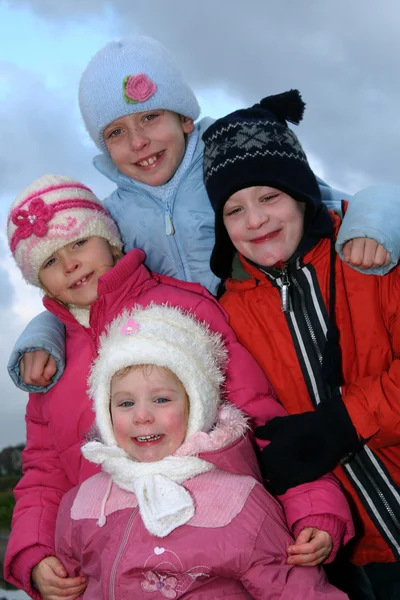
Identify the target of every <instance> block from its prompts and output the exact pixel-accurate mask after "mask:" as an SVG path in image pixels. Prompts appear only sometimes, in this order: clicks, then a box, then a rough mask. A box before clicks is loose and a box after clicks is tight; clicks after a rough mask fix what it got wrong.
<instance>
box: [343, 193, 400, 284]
mask: <svg viewBox="0 0 400 600" xmlns="http://www.w3.org/2000/svg"><path fill="white" fill-rule="evenodd" d="M399 222H400V186H399V185H376V186H371V187H368V188H365V189H364V190H361V191H360V192H357V194H355V195H354V196H353V197H352V199H351V201H350V202H349V206H348V208H347V211H346V214H345V216H344V219H343V222H342V225H341V227H340V229H339V234H338V237H337V241H336V250H337V252H338V253H339V255H340V257H341V259H342V260H343V248H344V245H345V244H346V242H348V241H350V240H352V239H355V238H365V237H367V238H370V239H373V240H375V241H376V242H377V243H378V244H381V245H382V246H383V247H384V248H385V250H386V251H387V252H389V254H390V263H389V264H388V265H386V266H383V267H373V268H371V269H369V270H361V269H358V268H356V267H353V268H356V270H357V271H358V270H359V271H360V272H363V273H369V274H372V275H384V274H385V273H387V272H388V271H390V270H391V269H392V268H393V267H394V266H395V265H397V263H398V261H399V256H400V233H399V227H398V223H399Z"/></svg>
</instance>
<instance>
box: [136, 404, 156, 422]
mask: <svg viewBox="0 0 400 600" xmlns="http://www.w3.org/2000/svg"><path fill="white" fill-rule="evenodd" d="M133 420H134V422H135V423H137V424H143V423H152V422H153V421H154V418H153V414H152V412H151V410H149V409H148V408H147V407H146V406H137V405H136V406H135V412H134V415H133Z"/></svg>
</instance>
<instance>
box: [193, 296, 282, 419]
mask: <svg viewBox="0 0 400 600" xmlns="http://www.w3.org/2000/svg"><path fill="white" fill-rule="evenodd" d="M194 312H195V315H196V317H197V318H198V319H200V320H204V321H205V322H206V323H208V325H209V327H210V328H211V329H212V330H213V331H216V332H219V333H221V335H222V337H223V339H224V342H225V345H226V348H227V350H228V356H229V359H228V367H227V371H226V381H225V387H226V394H227V399H228V400H229V402H232V404H235V405H236V406H237V407H238V408H240V409H241V410H243V412H245V413H246V414H247V415H249V416H250V417H251V419H252V424H253V426H257V425H264V423H266V421H269V419H272V418H273V417H282V416H286V415H287V412H286V410H285V409H284V407H283V406H282V404H281V403H280V402H279V400H278V399H277V397H276V394H275V391H274V389H273V387H272V385H271V382H270V381H269V379H268V377H267V376H266V374H265V373H264V371H263V370H262V369H261V367H260V365H259V364H258V363H257V361H256V360H255V358H253V356H252V355H251V354H250V353H249V352H248V350H246V348H245V347H244V346H242V344H240V343H239V341H238V339H237V337H236V335H235V333H234V331H233V329H232V328H231V327H230V325H229V323H228V316H227V313H226V312H225V311H224V309H223V308H222V307H221V305H220V304H218V302H217V301H216V300H215V299H214V298H212V297H211V296H210V297H209V298H207V299H206V300H203V301H202V302H200V303H199V305H198V306H197V307H196V309H195V311H194Z"/></svg>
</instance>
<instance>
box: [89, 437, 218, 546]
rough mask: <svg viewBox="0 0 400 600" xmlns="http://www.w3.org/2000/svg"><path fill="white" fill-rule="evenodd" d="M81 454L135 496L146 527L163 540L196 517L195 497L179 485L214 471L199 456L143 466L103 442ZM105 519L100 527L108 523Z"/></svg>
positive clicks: (168, 459)
mask: <svg viewBox="0 0 400 600" xmlns="http://www.w3.org/2000/svg"><path fill="white" fill-rule="evenodd" d="M82 453H83V455H84V456H85V458H87V459H88V460H89V461H90V462H93V463H95V464H98V465H101V466H102V469H103V471H105V472H107V473H109V475H111V478H112V481H113V482H114V483H115V484H116V485H117V486H118V487H120V488H122V489H123V490H127V491H128V492H134V493H135V495H136V498H137V501H138V505H139V511H140V515H141V517H142V520H143V523H144V526H145V527H146V529H147V530H148V531H149V532H150V533H151V534H152V535H155V536H157V537H160V538H162V537H165V536H166V535H168V534H169V533H171V531H173V530H174V529H176V528H177V527H180V526H181V525H184V524H185V523H187V522H188V521H189V520H190V519H191V518H192V517H193V515H194V502H193V498H192V497H191V495H190V494H189V492H188V491H187V490H186V489H185V488H184V487H183V486H181V485H179V484H180V483H182V482H183V481H186V480H187V479H191V478H192V477H195V476H196V475H200V474H201V473H206V472H207V471H210V470H211V469H213V468H214V465H212V464H211V463H209V462H207V461H205V460H202V459H201V458H198V457H196V456H184V457H179V456H166V457H165V458H163V459H162V460H159V461H157V462H144V463H141V462H137V461H135V460H133V459H132V458H131V457H130V456H129V455H128V454H127V453H126V452H125V451H124V450H123V449H122V448H120V447H119V446H116V445H115V446H106V445H105V444H103V443H101V442H88V443H87V444H85V445H84V446H83V447H82ZM103 508H104V506H103ZM102 517H103V518H100V520H99V524H100V525H102V524H104V522H105V519H104V515H102Z"/></svg>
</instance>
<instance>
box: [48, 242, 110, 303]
mask: <svg viewBox="0 0 400 600" xmlns="http://www.w3.org/2000/svg"><path fill="white" fill-rule="evenodd" d="M113 266H114V257H113V254H112V250H111V246H110V244H109V243H108V241H107V240H106V239H104V238H101V237H90V238H84V239H82V240H77V241H75V242H72V243H70V244H67V245H66V246H64V247H63V248H60V249H59V250H57V251H56V252H54V254H52V255H51V256H50V257H49V258H48V259H47V260H45V262H44V263H43V264H42V266H41V267H40V270H39V279H40V282H41V284H42V286H43V287H44V289H45V291H46V292H47V293H48V294H49V295H50V296H51V297H53V298H55V299H56V300H59V301H60V302H62V303H63V304H73V305H75V306H78V307H79V308H90V306H91V305H92V303H93V302H95V300H97V299H98V292H97V284H98V281H99V278H100V277H101V275H104V273H107V271H109V270H110V269H112V268H113Z"/></svg>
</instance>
